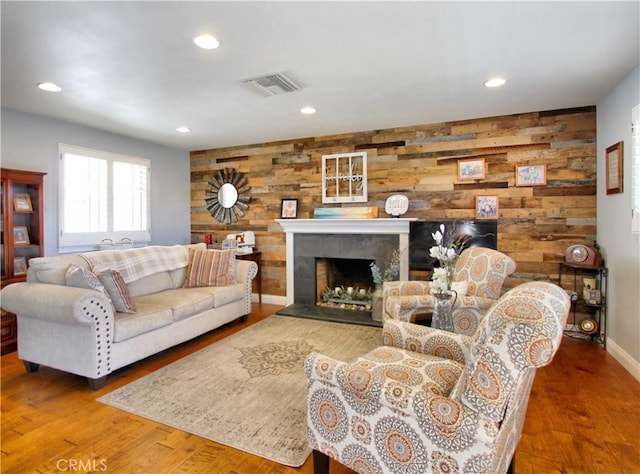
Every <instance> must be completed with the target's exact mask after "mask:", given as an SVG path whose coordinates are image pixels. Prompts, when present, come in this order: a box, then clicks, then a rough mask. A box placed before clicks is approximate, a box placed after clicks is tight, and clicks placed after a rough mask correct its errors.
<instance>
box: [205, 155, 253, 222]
mask: <svg viewBox="0 0 640 474" xmlns="http://www.w3.org/2000/svg"><path fill="white" fill-rule="evenodd" d="M250 189H251V188H250V187H249V186H247V178H245V177H244V176H243V174H242V173H240V172H238V171H236V170H235V169H234V168H225V169H224V170H218V171H217V172H216V173H215V174H214V175H213V176H212V177H211V179H209V181H208V183H207V190H206V191H205V194H206V196H207V198H206V199H205V200H204V201H205V203H206V205H207V210H208V211H209V213H210V214H211V216H212V217H213V218H214V219H216V220H217V221H218V222H222V223H223V224H231V223H232V222H238V219H239V218H240V217H242V216H244V215H245V213H246V211H247V210H248V209H249V202H250V201H251V197H250V196H246V195H245V194H246V193H248V192H249V190H250Z"/></svg>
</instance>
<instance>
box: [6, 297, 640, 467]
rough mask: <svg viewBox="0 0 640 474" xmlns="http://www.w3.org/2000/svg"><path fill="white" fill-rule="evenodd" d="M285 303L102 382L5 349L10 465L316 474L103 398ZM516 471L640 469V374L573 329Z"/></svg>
mask: <svg viewBox="0 0 640 474" xmlns="http://www.w3.org/2000/svg"><path fill="white" fill-rule="evenodd" d="M278 308H279V306H275V305H267V304H262V305H254V311H253V312H252V314H251V315H250V316H249V318H248V321H246V322H244V323H241V322H233V323H230V324H228V325H226V326H224V327H222V328H219V329H217V330H215V331H212V332H210V333H207V334H205V335H203V336H200V337H198V338H196V339H194V340H192V341H189V342H187V343H184V344H181V345H179V346H177V347H174V348H171V349H168V350H166V351H163V352H162V353H160V354H156V355H154V356H152V357H149V358H147V359H145V360H143V361H139V362H136V363H135V364H132V365H130V366H128V367H125V368H123V369H120V370H118V371H117V372H115V373H114V374H112V375H110V376H109V378H108V381H107V385H106V386H105V387H104V388H102V389H101V390H98V391H95V392H94V391H91V390H90V389H89V387H88V386H87V384H86V381H85V380H84V378H82V377H77V376H75V375H71V374H65V373H63V372H60V371H57V370H53V369H49V368H47V367H41V369H40V370H39V371H38V372H36V373H32V374H27V373H26V372H25V371H24V367H23V365H22V363H21V362H20V361H19V360H18V357H17V354H16V353H12V354H8V355H5V356H2V358H1V368H2V379H1V383H2V385H1V387H2V404H1V413H2V420H1V435H2V441H1V448H0V462H1V463H2V469H1V472H2V474H23V473H27V472H36V473H59V472H60V471H61V469H60V467H65V466H67V467H68V463H69V462H76V463H84V464H81V465H80V466H79V465H78V464H76V465H75V469H74V470H73V472H89V471H90V470H89V469H78V467H85V468H88V467H92V468H93V470H94V472H100V471H101V469H100V468H101V466H102V464H101V463H104V465H105V467H106V471H105V472H109V473H124V474H130V473H131V474H136V473H144V474H147V473H154V474H197V473H202V474H204V473H206V474H212V473H213V474H218V473H219V474H252V473H261V474H262V473H264V474H294V473H298V474H300V473H302V474H312V472H313V465H312V462H311V457H310V458H309V459H308V460H307V461H306V462H305V464H304V465H303V466H301V467H300V468H291V467H287V466H282V465H280V464H277V463H274V462H270V461H267V460H265V459H262V458H259V457H257V456H252V455H250V454H248V453H245V452H242V451H239V450H236V449H233V448H229V447H226V446H223V445H220V444H218V443H214V442H212V441H209V440H206V439H203V438H200V437H198V436H195V435H191V434H189V433H185V432H183V431H180V430H177V429H174V428H171V427H167V426H164V425H161V424H159V423H155V422H153V421H151V420H147V419H145V418H142V417H139V416H136V415H132V414H129V413H126V412H124V411H121V410H118V409H116V408H113V407H110V406H107V405H103V404H102V403H100V402H97V401H96V399H97V398H99V397H100V396H102V395H104V394H107V393H109V392H111V391H113V390H115V389H117V388H119V387H121V386H123V385H126V384H127V383H130V382H132V381H134V380H136V379H138V378H140V377H143V376H145V375H147V374H149V373H151V372H153V371H154V370H157V369H159V368H161V367H164V366H165V365H168V364H170V363H171V362H174V361H176V360H178V359H180V358H182V357H184V356H186V355H188V354H191V353H193V352H195V351H197V350H199V349H202V348H203V347H206V346H208V345H210V344H212V343H213V342H216V341H218V340H220V339H222V338H224V337H227V336H229V335H231V334H233V333H235V332H237V331H239V330H240V329H243V328H245V327H247V326H249V325H251V324H254V323H256V322H258V321H260V320H262V319H264V318H266V317H268V316H270V315H271V314H273V313H274V312H275V311H276V310H277V309H278ZM60 463H62V464H60ZM65 463H67V464H65ZM330 466H331V473H332V474H348V473H350V472H351V471H350V470H348V469H347V468H345V467H344V466H341V465H340V464H338V463H336V462H334V461H331V463H330ZM67 471H71V469H67ZM516 473H517V474H528V473H531V474H538V473H580V474H583V473H586V474H588V473H598V474H599V473H602V474H609V473H633V474H637V473H640V383H638V381H636V380H635V379H634V378H633V377H632V376H631V375H630V374H629V373H628V372H627V371H626V370H625V369H624V368H623V367H622V366H621V365H620V364H619V363H618V362H617V361H616V360H615V359H613V358H612V357H611V356H610V355H609V354H608V353H606V352H605V351H604V350H603V349H602V347H600V346H598V345H595V344H591V343H590V342H588V341H582V340H574V339H570V338H567V337H565V338H564V339H563V341H562V345H561V346H560V350H559V352H558V354H557V356H556V358H555V359H554V361H553V363H552V364H551V365H550V366H548V367H545V368H542V369H540V370H539V371H538V373H537V375H536V379H535V382H534V385H533V389H532V393H531V398H530V401H529V408H528V411H527V419H526V422H525V426H524V432H523V437H522V440H521V442H520V444H519V445H518V450H517V455H516Z"/></svg>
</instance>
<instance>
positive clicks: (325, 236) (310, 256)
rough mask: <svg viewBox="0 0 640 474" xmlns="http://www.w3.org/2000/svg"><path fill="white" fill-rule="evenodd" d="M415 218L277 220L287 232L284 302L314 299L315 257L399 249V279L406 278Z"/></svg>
mask: <svg viewBox="0 0 640 474" xmlns="http://www.w3.org/2000/svg"><path fill="white" fill-rule="evenodd" d="M415 220H416V219H415V218H409V219H407V218H397V219H392V218H389V219H384V218H381V219H277V220H276V222H278V224H280V225H281V226H282V228H283V229H284V231H285V233H286V258H287V260H286V270H287V305H292V304H294V303H295V304H307V305H314V304H315V302H316V284H315V278H316V277H315V274H316V270H315V260H316V258H358V259H368V260H375V261H376V263H377V264H378V266H380V267H381V268H382V267H383V266H384V265H385V261H386V260H387V259H388V258H389V256H390V251H392V250H393V249H396V248H399V249H400V250H401V253H400V279H401V280H408V279H409V228H410V223H411V221H415Z"/></svg>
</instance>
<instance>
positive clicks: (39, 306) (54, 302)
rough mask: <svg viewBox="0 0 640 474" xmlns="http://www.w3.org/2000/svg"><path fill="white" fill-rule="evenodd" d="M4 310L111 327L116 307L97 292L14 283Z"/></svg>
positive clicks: (5, 292) (7, 290)
mask: <svg viewBox="0 0 640 474" xmlns="http://www.w3.org/2000/svg"><path fill="white" fill-rule="evenodd" d="M0 298H1V302H2V308H3V309H5V310H6V311H9V312H11V313H15V314H17V315H18V316H23V317H29V318H35V319H42V320H48V321H53V322H59V323H68V324H84V325H92V324H93V323H94V321H95V320H96V319H98V318H99V319H100V321H105V322H107V323H111V326H112V327H113V307H112V305H111V304H110V303H109V300H108V299H107V297H106V295H104V294H103V293H100V292H98V291H94V290H88V289H84V288H74V287H71V286H63V285H51V284H47V283H27V282H23V283H14V284H12V285H9V286H6V287H5V288H3V289H2V291H1V292H0Z"/></svg>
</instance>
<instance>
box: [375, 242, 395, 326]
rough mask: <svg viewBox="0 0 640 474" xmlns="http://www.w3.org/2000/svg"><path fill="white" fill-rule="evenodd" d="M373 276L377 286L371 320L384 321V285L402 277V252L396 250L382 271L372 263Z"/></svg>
mask: <svg viewBox="0 0 640 474" xmlns="http://www.w3.org/2000/svg"><path fill="white" fill-rule="evenodd" d="M370 267H371V276H372V277H373V282H374V283H375V285H376V288H375V290H374V291H373V294H372V295H371V319H373V320H374V321H382V284H383V283H384V282H385V281H395V280H397V279H398V278H399V277H400V251H399V250H398V249H395V250H394V251H393V254H392V255H391V259H390V260H389V265H388V266H387V268H386V269H385V270H384V271H382V270H381V269H380V267H379V266H378V265H377V264H376V263H375V262H372V263H371V265H370Z"/></svg>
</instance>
